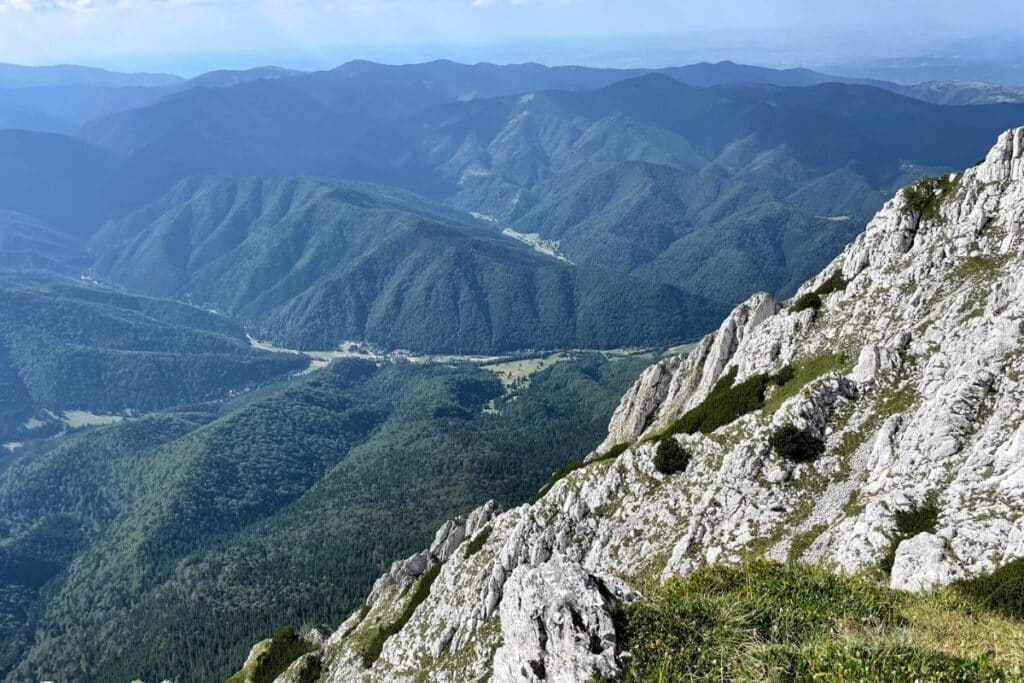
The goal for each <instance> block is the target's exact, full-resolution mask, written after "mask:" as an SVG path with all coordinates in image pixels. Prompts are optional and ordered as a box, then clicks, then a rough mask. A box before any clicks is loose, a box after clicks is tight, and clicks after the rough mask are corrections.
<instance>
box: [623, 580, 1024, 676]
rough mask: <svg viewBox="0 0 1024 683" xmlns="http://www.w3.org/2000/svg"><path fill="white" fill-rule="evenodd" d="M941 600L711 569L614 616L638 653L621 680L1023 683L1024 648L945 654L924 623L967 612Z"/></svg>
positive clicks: (986, 622)
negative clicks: (1014, 682) (1016, 682)
mask: <svg viewBox="0 0 1024 683" xmlns="http://www.w3.org/2000/svg"><path fill="white" fill-rule="evenodd" d="M942 600H943V598H942V596H936V595H910V594H905V593H900V592H897V591H892V590H889V589H888V588H887V587H886V586H884V585H882V584H880V583H878V582H876V581H872V580H870V579H868V578H865V577H846V576H838V575H834V574H832V573H831V572H829V571H827V570H826V569H823V568H820V567H812V566H807V565H803V564H800V563H792V564H775V563H772V562H768V561H765V560H751V561H747V562H745V563H744V564H742V565H738V566H714V567H704V568H701V569H698V570H697V571H695V572H694V573H692V574H691V575H690V576H688V577H686V578H674V579H670V580H669V581H668V582H666V583H665V584H662V585H658V584H656V583H655V584H654V585H652V586H649V587H648V589H647V590H646V591H645V592H644V597H643V598H642V599H641V600H639V601H638V602H636V603H633V604H631V605H628V606H626V607H625V608H624V609H623V610H622V612H621V613H620V614H619V615H618V616H617V617H616V632H617V634H618V636H619V638H620V641H621V644H622V647H623V649H625V650H628V651H629V652H631V653H632V655H633V658H632V660H631V661H630V663H629V664H628V667H627V670H626V672H625V676H624V679H625V680H626V681H630V682H639V681H664V682H668V681H703V680H715V681H734V680H746V681H754V680H757V681H780V682H781V681H817V680H822V681H825V680H827V681H833V680H835V681H898V680H900V681H901V680H928V681H986V680H991V681H1009V680H1020V675H1021V673H1024V670H1022V669H1021V666H1022V665H1024V651H1022V650H1019V649H1018V650H1016V651H1013V650H1012V649H1009V648H1006V649H1005V650H1004V651H1005V656H998V657H997V656H993V655H991V654H990V653H989V649H988V648H987V647H986V645H987V643H986V641H985V640H984V639H975V640H970V639H967V640H964V641H961V642H959V643H956V642H952V640H951V639H948V638H947V639H945V640H944V641H943V643H942V644H941V646H940V645H939V644H938V641H937V639H936V637H935V636H934V633H933V632H931V631H929V629H933V628H934V625H931V624H928V623H924V622H926V621H927V620H928V619H930V618H933V617H934V615H935V614H947V615H949V616H951V617H952V616H955V615H958V614H961V613H962V612H960V611H959V610H957V609H956V608H955V607H951V606H949V605H947V604H945V603H943V602H942ZM972 619H974V620H975V621H976V622H977V625H978V631H979V632H983V633H986V634H994V633H995V630H994V629H995V628H997V627H1000V628H1002V629H1003V630H1004V631H1006V630H1007V629H1006V628H1005V623H1006V622H1005V621H1004V620H1001V618H999V617H996V616H995V615H991V614H989V613H985V612H982V613H978V614H977V615H975V616H974V617H972ZM1009 630H1011V631H1012V634H1011V635H1010V636H1007V637H1006V638H1005V639H1004V641H1003V642H1006V643H1014V642H1017V641H1016V638H1019V637H1024V627H1021V628H1011V629H1009Z"/></svg>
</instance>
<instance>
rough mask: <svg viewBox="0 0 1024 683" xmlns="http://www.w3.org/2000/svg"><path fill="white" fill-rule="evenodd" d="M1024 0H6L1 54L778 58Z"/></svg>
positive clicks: (953, 27) (923, 28)
mask: <svg viewBox="0 0 1024 683" xmlns="http://www.w3.org/2000/svg"><path fill="white" fill-rule="evenodd" d="M1022 1H1024V0H980V1H979V0H975V1H973V2H963V1H962V0H957V1H951V0H887V1H882V0H817V1H812V0H789V1H785V0H774V1H773V0H714V1H706V0H675V1H671V0H0V61H6V62H17V63H31V64H47V63H62V62H74V63H86V64H93V65H98V66H106V67H111V68H118V69H150V70H154V69H156V70H165V71H175V72H179V73H184V74H186V75H187V74H191V73H195V72H199V71H202V70H205V69H208V68H212V67H215V66H222V67H233V68H238V67H246V66H255V65H259V64H265V63H277V64H281V65H283V66H292V67H298V68H325V67H328V66H331V65H334V64H337V63H340V62H343V61H345V60H347V59H351V58H355V57H366V58H372V59H378V60H381V61H390V62H403V61H420V60H423V59H430V58H436V57H449V58H453V59H459V60H462V61H478V60H489V61H498V62H509V61H528V60H532V61H542V62H547V63H555V62H561V63H589V64H606V65H614V66H630V65H635V66H641V65H642V66H658V65H664V64H669V63H675V64H679V63H685V62H692V61H697V60H700V59H709V60H718V59H726V58H732V59H735V60H737V61H747V62H753V63H759V64H766V65H772V66H791V65H797V64H801V65H812V66H814V65H823V64H834V63H841V62H844V61H850V60H858V59H866V58H870V57H906V56H910V55H915V54H921V53H924V52H927V51H929V49H931V48H932V47H933V46H936V45H944V44H946V43H947V42H949V41H953V40H956V39H965V38H970V37H971V36H974V35H988V34H996V33H999V34H1005V35H1018V36H1019V35H1021V32H1022V31H1024V12H1022V11H1021V2H1022Z"/></svg>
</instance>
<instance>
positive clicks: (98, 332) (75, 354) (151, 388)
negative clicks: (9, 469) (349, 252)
mask: <svg viewBox="0 0 1024 683" xmlns="http://www.w3.org/2000/svg"><path fill="white" fill-rule="evenodd" d="M0 304H2V306H0V383H2V384H3V386H4V388H5V391H4V392H3V393H2V397H0V417H2V420H0V437H2V438H4V439H6V440H9V441H17V440H19V439H20V438H22V437H26V436H38V435H45V434H46V433H48V432H52V431H53V430H54V429H60V428H63V427H64V424H62V421H61V414H62V413H65V412H69V411H70V412H73V411H85V412H87V413H108V414H109V413H118V414H123V413H124V412H125V411H138V412H147V411H152V410H158V409H161V408H167V407H170V406H175V405H181V404H186V403H195V402H199V401H206V400H210V399H215V398H222V397H224V396H226V395H227V394H228V393H229V391H231V390H237V389H244V388H247V387H249V386H252V385H254V384H258V383H261V382H265V381H267V380H269V379H272V378H275V377H281V376H285V375H287V374H288V373H290V372H295V371H298V370H302V369H305V367H306V366H307V365H308V361H306V360H305V359H303V358H300V357H298V356H291V355H288V354H273V353H265V352H258V351H253V350H252V349H250V348H249V343H248V341H247V339H246V337H245V334H244V332H243V331H242V329H241V328H240V327H238V326H237V325H236V324H234V323H232V322H230V321H228V320H226V319H224V318H222V317H220V316H216V315H213V314H211V313H208V312H206V311H202V310H199V309H197V308H193V307H191V306H186V305H184V304H179V303H175V302H170V301H162V300H159V299H149V298H146V297H138V296H129V295H125V294H122V293H119V292H115V291H112V290H109V289H105V288H101V287H97V286H94V285H89V284H85V283H81V282H79V281H76V280H69V279H63V278H60V277H57V276H54V275H52V274H40V273H17V272H10V273H0ZM72 426H73V425H72Z"/></svg>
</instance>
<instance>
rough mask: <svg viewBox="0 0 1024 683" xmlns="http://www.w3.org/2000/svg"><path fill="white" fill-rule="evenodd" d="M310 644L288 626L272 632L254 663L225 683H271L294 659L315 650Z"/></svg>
mask: <svg viewBox="0 0 1024 683" xmlns="http://www.w3.org/2000/svg"><path fill="white" fill-rule="evenodd" d="M315 649H316V647H314V646H313V645H312V644H310V643H308V642H306V641H305V640H303V639H302V638H300V637H299V636H298V634H297V633H295V631H294V630H293V629H292V628H291V627H290V626H282V627H281V628H279V629H277V630H276V631H274V636H273V637H272V638H271V639H270V641H269V642H268V643H267V645H266V646H265V647H264V648H263V651H262V652H260V653H259V654H258V655H257V656H256V657H255V658H254V661H253V662H252V663H251V664H250V665H249V666H248V667H246V668H244V669H242V670H241V671H239V672H238V673H236V674H235V675H234V676H232V677H231V678H229V679H228V680H227V683H244V682H245V681H252V683H272V682H273V680H274V679H275V678H277V676H278V675H279V674H280V673H281V672H283V671H284V670H285V669H287V668H288V666H289V665H290V664H291V663H292V662H294V661H295V660H296V659H298V658H299V657H301V656H302V655H304V654H306V653H307V652H312V651H313V650H315Z"/></svg>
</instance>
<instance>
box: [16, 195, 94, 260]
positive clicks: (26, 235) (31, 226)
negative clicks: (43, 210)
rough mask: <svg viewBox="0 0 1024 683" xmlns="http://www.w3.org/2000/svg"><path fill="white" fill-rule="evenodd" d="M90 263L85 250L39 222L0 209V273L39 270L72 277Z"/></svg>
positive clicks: (65, 236) (67, 237)
mask: <svg viewBox="0 0 1024 683" xmlns="http://www.w3.org/2000/svg"><path fill="white" fill-rule="evenodd" d="M91 263H92V259H91V257H90V256H89V255H88V254H87V253H86V251H85V247H84V246H83V245H81V244H79V243H78V242H76V241H75V240H73V239H72V238H70V237H69V236H67V235H65V234H63V233H59V232H57V231H55V230H52V229H50V228H49V227H47V226H46V225H45V224H43V223H41V222H40V221H39V220H37V219H35V218H32V217H31V216H25V215H23V214H19V213H16V212H13V211H6V210H2V209H0V272H3V271H26V270H28V271H32V270H39V271H45V272H51V273H60V274H63V275H71V276H76V275H79V274H81V273H83V272H85V271H86V270H87V269H88V268H89V265H90V264H91Z"/></svg>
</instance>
